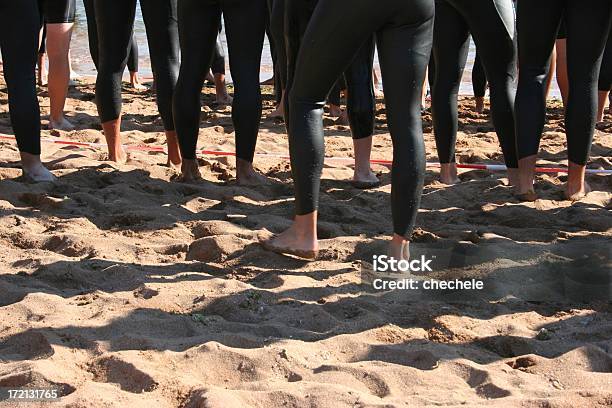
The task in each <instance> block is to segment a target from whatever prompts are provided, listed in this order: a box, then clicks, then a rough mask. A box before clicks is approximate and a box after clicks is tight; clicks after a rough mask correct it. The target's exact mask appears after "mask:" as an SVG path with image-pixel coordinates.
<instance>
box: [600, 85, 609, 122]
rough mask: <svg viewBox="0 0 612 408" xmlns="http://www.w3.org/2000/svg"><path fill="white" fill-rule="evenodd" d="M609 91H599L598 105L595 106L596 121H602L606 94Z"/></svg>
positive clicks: (606, 100) (606, 99) (606, 98)
mask: <svg viewBox="0 0 612 408" xmlns="http://www.w3.org/2000/svg"><path fill="white" fill-rule="evenodd" d="M609 94H610V91H599V105H598V107H597V122H603V120H604V111H605V109H606V103H607V102H608V95H609Z"/></svg>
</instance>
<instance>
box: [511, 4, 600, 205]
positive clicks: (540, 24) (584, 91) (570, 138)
mask: <svg viewBox="0 0 612 408" xmlns="http://www.w3.org/2000/svg"><path fill="white" fill-rule="evenodd" d="M587 5H588V6H587ZM562 18H565V27H566V30H567V58H568V61H567V66H568V78H569V93H568V99H567V106H566V112H565V129H566V134H567V151H568V158H569V175H568V182H567V187H566V191H565V195H566V197H567V198H568V199H571V200H576V199H579V198H581V197H583V196H584V195H585V194H587V193H588V191H589V187H588V185H587V184H586V183H585V180H584V176H585V170H586V163H587V161H588V157H589V150H590V148H591V141H592V138H593V132H594V128H595V120H596V115H597V80H598V77H599V72H600V67H601V61H602V56H603V53H604V48H605V45H606V41H607V38H608V33H609V31H610V24H611V21H612V2H611V1H610V0H538V1H532V0H519V1H518V3H517V26H518V39H519V72H520V77H519V85H518V93H517V97H516V129H517V149H518V155H519V159H520V172H521V174H520V188H519V192H518V193H519V195H518V196H519V198H520V199H522V200H529V201H533V200H535V199H536V198H537V195H536V193H535V191H534V185H533V183H534V177H535V164H536V160H537V154H538V150H539V146H540V137H541V136H542V132H543V130H544V121H545V113H546V103H545V100H544V93H543V90H542V89H543V86H544V82H545V78H546V76H547V74H548V61H549V59H550V56H551V52H552V49H553V46H554V44H555V39H556V37H557V31H558V29H559V24H560V22H561V19H562Z"/></svg>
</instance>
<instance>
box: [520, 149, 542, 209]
mask: <svg viewBox="0 0 612 408" xmlns="http://www.w3.org/2000/svg"><path fill="white" fill-rule="evenodd" d="M537 159H538V156H537V155H533V156H528V157H525V158H523V159H520V160H519V185H518V191H517V195H518V198H519V199H520V200H521V201H535V200H536V199H537V198H538V196H537V195H536V193H535V190H534V188H533V182H534V180H535V165H536V161H537Z"/></svg>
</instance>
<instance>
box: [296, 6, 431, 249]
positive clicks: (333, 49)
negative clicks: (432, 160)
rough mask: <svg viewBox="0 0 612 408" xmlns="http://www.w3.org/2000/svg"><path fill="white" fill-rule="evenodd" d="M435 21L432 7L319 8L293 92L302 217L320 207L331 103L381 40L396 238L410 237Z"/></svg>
mask: <svg viewBox="0 0 612 408" xmlns="http://www.w3.org/2000/svg"><path fill="white" fill-rule="evenodd" d="M433 15H434V4H433V2H432V1H431V0H381V2H379V3H377V4H376V6H374V5H372V3H371V2H370V1H369V0H320V1H319V4H318V6H317V8H316V9H315V12H314V15H313V16H312V21H311V22H310V24H309V25H308V29H307V31H306V33H305V35H304V44H308V45H307V46H304V47H302V48H301V49H300V52H299V55H298V58H297V64H296V71H295V74H294V80H293V82H292V87H291V89H290V91H289V92H290V94H289V100H290V121H289V147H290V153H291V169H292V174H293V178H294V182H295V190H296V193H295V194H296V213H297V214H298V215H304V214H308V213H311V212H313V211H315V210H316V209H317V206H318V198H319V187H320V176H321V169H322V166H323V156H324V142H323V123H322V112H323V106H324V104H325V97H326V96H327V94H328V92H329V90H330V89H331V88H332V86H333V85H334V83H335V81H336V80H337V78H338V77H339V76H340V75H341V74H342V73H343V71H344V70H345V69H346V67H347V66H348V65H349V64H350V63H351V61H352V60H353V59H354V57H355V54H356V53H357V51H358V50H359V48H360V47H361V46H362V45H363V44H364V43H365V42H366V41H367V40H368V39H369V38H371V36H372V34H374V33H376V38H377V43H378V51H379V58H380V63H381V70H382V75H383V82H384V85H385V98H386V100H387V115H388V122H389V130H390V132H391V137H392V139H393V170H392V192H391V199H392V208H393V224H394V232H395V233H397V234H399V235H403V236H406V237H407V236H409V235H410V234H411V232H412V228H413V226H414V221H415V218H416V214H417V211H418V207H419V203H420V197H421V192H422V188H423V178H424V172H425V149H424V143H423V137H422V136H423V135H422V123H421V110H420V106H421V102H420V100H421V90H422V89H421V87H422V84H423V80H424V79H425V70H426V67H427V63H428V61H429V56H430V53H431V36H432V28H433ZM339 39H342V40H341V41H339Z"/></svg>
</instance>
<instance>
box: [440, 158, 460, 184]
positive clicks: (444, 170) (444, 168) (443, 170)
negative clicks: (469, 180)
mask: <svg viewBox="0 0 612 408" xmlns="http://www.w3.org/2000/svg"><path fill="white" fill-rule="evenodd" d="M440 181H441V182H442V183H443V184H446V185H449V186H450V185H453V184H457V183H459V182H460V181H461V180H459V176H457V164H456V163H443V164H442V165H441V166H440Z"/></svg>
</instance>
